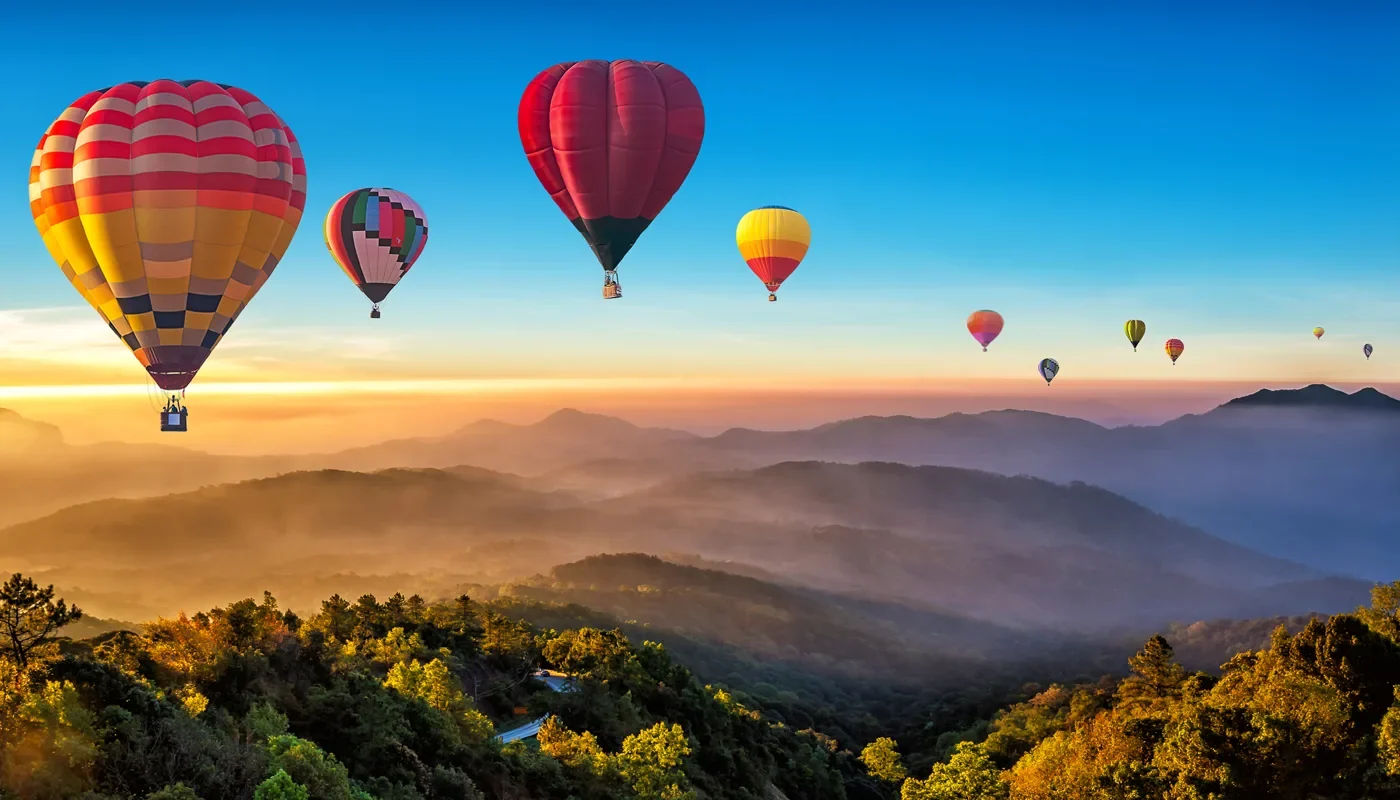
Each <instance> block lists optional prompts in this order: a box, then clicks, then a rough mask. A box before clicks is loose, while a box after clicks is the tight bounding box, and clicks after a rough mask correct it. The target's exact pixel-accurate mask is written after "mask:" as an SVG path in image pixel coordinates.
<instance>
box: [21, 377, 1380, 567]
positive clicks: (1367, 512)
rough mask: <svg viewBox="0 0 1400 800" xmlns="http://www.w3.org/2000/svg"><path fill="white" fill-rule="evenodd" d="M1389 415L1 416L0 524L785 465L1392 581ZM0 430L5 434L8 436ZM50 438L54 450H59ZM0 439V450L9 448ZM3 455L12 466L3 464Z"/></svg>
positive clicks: (1317, 390) (1277, 409)
mask: <svg viewBox="0 0 1400 800" xmlns="http://www.w3.org/2000/svg"><path fill="white" fill-rule="evenodd" d="M1398 403H1400V401H1397V400H1395V399H1394V398H1391V397H1388V396H1386V395H1384V394H1383V393H1381V392H1378V391H1376V390H1374V389H1362V390H1360V391H1357V392H1354V393H1351V394H1347V393H1344V392H1341V391H1338V390H1335V389H1331V388H1329V387H1326V386H1309V387H1306V388H1303V389H1298V390H1287V391H1272V390H1263V391H1260V392H1256V393H1255V394H1252V395H1249V396H1247V397H1242V398H1237V399H1235V400H1232V401H1230V402H1228V403H1225V404H1224V405H1222V406H1221V407H1219V408H1217V409H1214V410H1212V411H1210V412H1208V413H1205V414H1199V415H1187V416H1184V417H1181V418H1179V419H1176V420H1172V421H1170V422H1168V423H1165V424H1162V425H1157V426H1145V427H1135V426H1128V427H1121V428H1105V427H1102V426H1099V425H1096V424H1094V423H1091V422H1087V421H1085V420H1080V419H1073V418H1068V417H1061V416H1055V415H1052V414H1043V413H1038V412H1026V411H1010V410H1008V411H991V412H986V413H982V414H950V415H947V416H944V417H939V418H934V419H919V418H914V417H862V418H858V419H851V420H845V421H841V422H834V423H831V424H827V425H822V426H819V427H816V428H812V429H809V430H798V431H754V430H744V429H735V430H730V431H726V432H725V433H723V434H720V435H718V436H713V437H700V436H695V435H692V434H689V433H685V432H682V431H674V430H665V429H651V428H643V427H638V426H635V425H632V424H630V423H627V422H624V421H622V420H618V419H614V418H611V417H606V416H601V415H597V414H587V413H583V412H580V411H575V410H571V409H565V410H563V411H559V412H556V413H555V414H552V415H550V416H549V417H547V418H545V419H544V420H542V421H540V422H538V423H535V424H533V425H511V424H507V423H502V422H495V421H490V420H485V421H481V422H477V423H473V424H471V425H468V426H465V427H463V428H461V429H460V430H458V431H456V432H454V433H452V434H449V435H447V436H443V437H430V438H422V439H411V440H398V441H390V442H385V443H382V444H378V445H373V446H370V447H363V448H357V449H354V450H349V451H344V452H340V453H332V454H323V455H312V456H297V457H271V456H270V457H264V458H235V457H223V456H214V455H209V454H205V453H197V452H193V451H188V450H181V449H179V448H174V447H150V446H134V445H119V444H107V445H95V446H91V447H71V446H67V445H63V444H62V443H61V436H59V434H57V433H56V431H54V430H53V429H52V426H44V425H43V424H42V423H29V422H28V421H25V420H23V419H22V418H18V417H4V418H0V434H3V433H4V431H5V430H10V429H11V428H13V429H14V435H13V436H10V440H13V442H15V443H16V444H15V447H16V448H19V449H18V450H15V449H13V448H12V449H11V450H10V451H5V450H4V448H3V447H0V501H3V502H0V524H7V523H13V522H19V521H22V520H25V519H32V518H35V517H38V516H41V515H43V514H47V513H50V512H53V511H57V510H59V509H60V508H63V507H65V506H67V505H72V504H75V503H80V502H84V501H88V500H94V499H99V498H105V497H145V496H155V495H161V494H167V493H173V492H182V491H188V490H190V489H195V488H198V487H201V486H208V485H212V484H219V483H226V482H231V481H238V480H244V479H248V478H257V477H267V476H272V475H278V474H283V473H287V472H291V471H296V470H303V471H305V470H319V469H326V468H332V469H341V470H353V471H372V470H378V469H385V468H392V467H402V468H425V467H452V466H458V465H462V464H468V465H473V466H477V467H482V468H486V469H492V470H498V471H505V472H511V473H515V474H520V475H528V476H534V477H536V478H538V479H540V480H537V481H536V482H535V486H536V488H539V489H564V490H569V491H574V492H578V493H581V494H584V495H588V496H592V497H595V498H601V497H613V496H618V495H622V494H626V493H631V492H635V491H637V490H639V489H643V488H646V487H649V486H654V485H656V484H659V483H661V482H664V481H667V480H670V479H673V478H677V477H681V476H684V475H686V474H691V473H695V472H699V471H702V470H724V469H752V468H755V467H761V466H765V465H771V464H776V463H780V462H783V461H815V460H822V461H837V462H845V463H860V462H864V461H892V462H899V463H904V464H910V465H943V466H954V467H963V468H968V469H977V470H985V471H990V472H995V473H1000V474H1003V475H1030V476H1035V477H1040V478H1045V479H1047V480H1051V481H1055V482H1057V483H1069V482H1074V481H1081V482H1085V483H1089V484H1093V485H1096V486H1101V487H1104V488H1106V489H1108V490H1110V491H1112V492H1115V493H1117V494H1120V495H1123V496H1124V497H1127V498H1130V499H1132V500H1134V501H1136V502H1138V503H1141V504H1143V505H1146V506H1148V507H1150V508H1152V509H1154V510H1156V511H1159V512H1162V513H1165V514H1168V515H1171V516H1172V517H1175V518H1179V519H1181V520H1183V521H1185V522H1187V523H1189V524H1191V525H1195V526H1198V527H1201V528H1203V529H1205V530H1208V531H1210V532H1211V533H1213V534H1216V535H1218V536H1220V537H1222V538H1225V539H1228V540H1230V541H1233V542H1236V543H1238V544H1242V545H1244V546H1246V547H1248V548H1250V549H1253V550H1257V551H1260V552H1265V553H1269V554H1272V555H1276V556H1280V557H1283V558H1287V559H1290V560H1293V561H1299V562H1303V563H1307V564H1309V565H1312V566H1315V567H1317V568H1318V569H1320V570H1322V571H1326V572H1335V573H1340V574H1352V575H1359V576H1362V577H1366V578H1371V579H1387V578H1389V577H1391V576H1393V575H1394V574H1396V573H1397V572H1400V546H1397V545H1396V539H1395V537H1394V535H1393V534H1394V532H1395V531H1396V530H1400V503H1398V502H1396V501H1395V499H1394V498H1395V495H1396V493H1395V487H1396V486H1397V485H1400V414H1397V413H1394V409H1395V408H1396V407H1397V404H1398ZM5 426H9V427H8V428H7V427H5ZM55 437H57V438H55ZM3 441H8V440H4V439H3V437H0V444H3ZM6 453H8V456H7V455H6Z"/></svg>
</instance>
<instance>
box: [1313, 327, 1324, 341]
mask: <svg viewBox="0 0 1400 800" xmlns="http://www.w3.org/2000/svg"><path fill="white" fill-rule="evenodd" d="M1326 332H1327V331H1324V330H1323V329H1321V328H1313V336H1316V337H1317V338H1319V339H1321V338H1322V334H1324V333H1326Z"/></svg>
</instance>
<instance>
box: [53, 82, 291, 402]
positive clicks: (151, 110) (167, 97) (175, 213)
mask: <svg viewBox="0 0 1400 800" xmlns="http://www.w3.org/2000/svg"><path fill="white" fill-rule="evenodd" d="M29 204H30V209H31V211H32V212H33V214H34V222H35V224H36V225H37V226H38V228H39V233H40V235H42V236H43V237H44V244H45V245H46V246H47V247H48V250H49V254H50V255H51V256H52V257H53V259H54V261H55V262H57V263H58V266H59V268H60V269H62V270H63V274H64V275H65V276H66V277H67V278H68V280H69V281H70V282H71V283H72V284H73V288H75V289H77V290H78V293H79V294H81V295H82V296H83V299H84V300H86V301H87V302H88V303H89V304H90V305H91V306H92V307H93V308H94V309H96V310H97V312H98V313H99V314H100V315H101V316H102V319H103V321H104V322H106V323H107V326H108V327H109V328H111V329H112V332H113V333H115V334H116V335H117V337H119V338H120V339H121V340H122V341H123V342H124V343H125V344H126V346H127V347H129V348H130V349H131V351H132V352H133V353H134V354H135V355H136V360H137V361H139V362H140V363H141V366H143V367H145V368H146V371H147V372H148V373H150V376H151V379H152V380H154V381H155V383H156V385H157V386H159V387H160V388H161V389H164V390H165V391H167V392H172V393H173V392H180V391H182V390H184V388H185V387H187V386H189V384H190V381H192V380H194V376H195V373H197V372H198V371H199V368H200V367H201V366H203V365H204V362H205V360H206V359H207V358H208V357H209V354H210V352H211V351H212V350H213V349H214V347H215V345H217V344H218V343H219V341H220V340H221V339H222V338H223V337H224V335H225V334H226V333H228V329H229V326H231V325H232V324H233V322H234V321H235V320H237V319H238V315H239V314H241V313H242V312H243V310H244V309H245V308H247V306H248V302H249V301H250V300H252V299H253V295H255V294H257V292H258V290H259V289H261V288H262V286H263V284H264V283H265V282H266V281H267V279H268V277H269V276H271V275H272V271H273V270H274V269H275V268H276V267H277V263H278V261H279V260H280V259H281V258H282V255H283V253H285V252H286V251H287V247H288V245H290V244H291V241H292V236H293V234H295V233H296V230H297V225H298V223H300V221H301V214H302V208H303V207H304V206H305V205H306V166H305V163H304V162H303V161H302V157H301V149H300V148H299V147H298V146H297V140H296V137H294V136H293V135H292V131H291V129H290V128H288V127H287V125H286V124H285V123H284V122H282V120H281V119H280V118H279V117H278V116H277V115H276V114H274V113H273V112H272V110H271V109H270V108H268V107H267V105H265V104H264V103H263V102H262V101H261V100H259V99H258V98H257V97H255V96H253V95H252V94H250V93H248V92H246V91H243V90H242V89H239V88H237V87H233V86H228V85H226V84H216V83H209V82H207V81H179V82H177V81H172V80H158V81H153V82H150V83H146V82H135V83H122V84H118V85H116V86H113V87H111V88H108V89H99V90H97V91H94V92H89V93H87V94H85V95H83V96H82V97H80V98H78V99H77V100H74V101H73V103H72V104H71V105H69V107H68V109H67V110H65V111H64V112H63V113H62V115H60V116H59V118H58V119H57V120H55V121H54V123H53V124H52V125H50V126H49V129H48V131H47V132H46V133H45V134H44V136H43V138H41V139H40V140H39V145H38V147H37V148H36V149H35V151H34V159H33V162H32V163H31V165H30V169H29ZM172 406H173V407H175V408H176V409H177V410H179V409H178V407H179V404H178V399H177V398H175V397H172V398H171V404H170V405H168V406H167V411H169V410H171V408H172ZM183 414H184V412H183V410H180V413H179V418H180V422H179V425H178V427H169V428H166V427H165V426H166V424H167V422H166V420H167V417H166V416H165V415H162V418H161V420H162V427H163V428H164V429H167V430H183V429H184V424H183V419H184V416H183ZM170 425H172V426H174V425H175V423H173V422H172V423H170Z"/></svg>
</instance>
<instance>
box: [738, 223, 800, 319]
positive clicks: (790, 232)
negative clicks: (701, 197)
mask: <svg viewBox="0 0 1400 800" xmlns="http://www.w3.org/2000/svg"><path fill="white" fill-rule="evenodd" d="M734 238H735V239H736V240H737V241H738V243H739V255H740V256H741V257H743V259H744V261H746V262H748V265H749V269H751V270H753V274H755V275H757V276H758V279H759V280H761V281H763V285H764V286H766V287H768V300H769V302H775V301H776V300H777V299H778V288H779V287H781V286H782V285H783V281H785V280H787V279H788V277H789V276H790V275H792V273H793V271H794V270H796V269H797V265H798V264H801V263H802V257H803V256H805V255H807V246H808V245H810V244H811V243H812V228H811V227H810V226H809V225H808V224H807V219H806V217H803V216H802V215H801V214H799V213H797V212H796V211H793V210H792V209H790V208H788V207H786V206H760V207H759V208H755V209H754V210H753V211H750V212H749V213H747V214H745V215H744V216H743V217H742V218H741V219H740V220H739V228H738V230H737V231H735V233H734Z"/></svg>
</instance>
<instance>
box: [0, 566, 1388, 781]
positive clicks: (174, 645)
mask: <svg viewBox="0 0 1400 800" xmlns="http://www.w3.org/2000/svg"><path fill="white" fill-rule="evenodd" d="M642 564H643V562H641V561H638V560H637V559H636V558H634V557H629V558H627V559H621V560H618V561H614V562H613V563H604V564H602V565H599V564H591V563H589V564H583V565H578V566H575V567H573V568H572V570H573V571H574V572H575V573H578V574H595V573H596V572H597V571H598V570H600V569H603V570H613V571H614V574H617V573H618V572H619V571H621V572H624V573H625V571H626V570H629V569H636V568H638V567H639V566H640V565H642ZM670 567H671V568H674V569H676V570H680V572H679V573H677V575H676V576H673V577H672V578H671V588H672V589H676V588H678V587H681V586H684V585H685V584H686V582H687V581H690V582H692V583H693V582H695V581H696V580H707V578H705V577H704V576H705V575H708V574H713V573H706V572H705V571H703V570H693V572H696V573H702V574H701V575H699V576H697V575H694V574H692V573H691V572H686V570H691V569H692V568H689V567H680V566H678V565H670ZM567 572H569V571H568V570H566V571H565V573H567ZM556 577H562V575H556ZM724 579H725V580H727V579H733V580H736V581H739V582H740V583H741V584H742V582H744V581H747V580H751V579H747V578H741V577H738V576H728V577H727V578H724ZM769 586H770V585H769V584H762V583H759V585H758V586H756V587H751V588H752V590H753V591H756V592H771V591H772V589H771V588H768V587H769ZM775 599H776V598H775ZM526 618H529V619H533V620H534V622H530V621H527V620H526ZM80 622H82V614H81V612H80V611H79V610H78V609H76V608H74V607H72V606H69V605H67V604H65V603H64V602H63V601H62V600H59V599H57V598H55V597H54V594H53V591H52V589H51V588H50V589H47V590H45V589H42V588H40V587H39V586H37V585H35V584H34V583H33V582H32V581H29V580H28V579H26V578H23V577H22V576H19V575H16V576H15V577H14V578H12V579H11V580H10V581H9V582H7V583H6V584H5V585H4V586H3V587H0V629H3V630H4V631H5V632H6V637H5V641H4V643H0V793H3V794H0V796H4V797H7V798H9V797H13V798H25V799H26V800H28V798H36V800H47V799H48V798H68V797H83V798H86V800H106V799H107V798H112V799H115V798H145V799H146V800H153V799H159V800H191V798H204V799H205V800H213V798H253V800H284V799H286V798H297V799H299V800H319V799H321V798H328V799H329V798H334V799H335V800H366V798H392V799H393V800H411V799H412V798H463V799H464V800H478V799H482V800H484V799H485V798H502V799H503V800H544V799H545V798H576V799H577V800H603V799H604V798H621V799H623V800H626V799H627V798H635V800H686V799H687V798H690V799H691V800H704V799H705V798H714V799H715V800H719V799H720V798H736V799H738V798H745V799H749V798H752V799H754V800H756V799H757V798H765V800H772V799H773V798H780V797H785V798H788V799H789V800H795V799H796V798H812V800H841V799H842V798H850V799H851V800H893V798H896V797H899V798H902V800H954V799H955V798H956V799H957V800H1084V799H1086V798H1087V799H1088V800H1123V799H1124V798H1143V799H1144V800H1146V799H1148V798H1163V799H1164V800H1207V799H1209V798H1213V799H1214V800H1235V799H1236V798H1238V800H1251V799H1252V798H1265V797H1280V798H1297V800H1313V799H1314V798H1353V797H1354V798H1362V797H1366V798H1377V799H1380V798H1392V797H1400V699H1397V698H1400V694H1397V693H1400V582H1397V583H1396V584H1392V585H1390V586H1381V587H1377V588H1376V590H1375V592H1374V595H1373V602H1372V605H1371V606H1370V607H1368V608H1364V609H1360V610H1358V611H1357V612H1355V613H1353V614H1342V615H1336V616H1332V617H1330V618H1321V617H1313V618H1309V619H1288V620H1269V621H1254V622H1238V623H1228V622H1219V623H1206V624H1200V625H1192V626H1183V627H1177V628H1173V629H1172V630H1169V631H1168V633H1169V634H1170V635H1171V636H1174V637H1177V638H1178V639H1179V640H1180V641H1182V642H1184V643H1185V644H1186V645H1187V646H1188V647H1190V648H1195V649H1196V650H1197V652H1198V653H1202V654H1203V653H1205V652H1207V651H1208V650H1209V649H1210V648H1212V647H1216V648H1218V647H1222V646H1223V647H1226V648H1227V649H1234V646H1233V645H1231V644H1229V643H1231V642H1236V641H1251V640H1253V639H1254V638H1255V637H1257V636H1258V635H1259V634H1260V633H1261V632H1262V630H1263V628H1264V626H1265V625H1268V624H1271V623H1275V622H1277V623H1279V624H1278V625H1277V626H1276V627H1275V628H1274V630H1273V632H1272V634H1270V636H1269V641H1268V642H1267V645H1266V646H1263V647H1261V648H1259V649H1250V650H1245V651H1242V652H1239V653H1237V654H1236V655H1234V656H1233V657H1232V658H1230V659H1229V660H1228V662H1226V663H1225V664H1224V665H1223V666H1222V667H1221V669H1220V670H1219V671H1218V673H1215V672H1201V671H1191V670H1188V669H1187V668H1185V667H1183V666H1182V665H1181V664H1180V663H1179V661H1178V659H1177V657H1176V654H1175V652H1174V650H1173V648H1172V645H1171V643H1170V642H1169V640H1168V639H1167V638H1165V637H1162V636H1154V637H1152V638H1150V639H1149V640H1148V641H1147V643H1146V644H1145V645H1144V646H1143V647H1142V648H1141V649H1140V650H1139V652H1138V653H1137V654H1136V655H1134V656H1133V657H1132V658H1130V659H1128V664H1127V666H1128V668H1129V669H1128V672H1127V675H1126V677H1122V676H1120V673H1119V670H1118V669H1117V668H1110V669H1107V670H1104V671H1103V672H1101V673H1099V674H1097V675H1096V674H1094V673H1092V672H1087V671H1081V672H1080V674H1079V676H1078V677H1063V673H1062V675H1061V677H1059V678H1055V677H1052V673H1053V672H1054V671H1055V669H1054V668H1051V669H1049V670H1041V675H1039V676H1036V677H1039V678H1040V679H1041V681H1042V682H1040V683H1025V684H1022V685H1019V686H1016V687H1012V686H1010V685H1007V684H1005V683H998V680H999V679H998V678H996V677H995V676H991V675H983V676H979V677H976V678H971V679H969V678H966V677H961V678H959V679H958V680H957V681H956V683H957V685H956V686H952V685H949V686H939V687H936V688H935V685H936V684H937V683H938V681H939V677H940V676H937V675H936V672H937V668H936V667H934V668H932V669H933V671H932V672H929V673H926V676H925V677H926V678H927V679H928V683H929V686H928V687H926V688H924V689H920V688H918V687H915V686H910V685H907V684H905V685H902V686H901V685H900V684H899V683H898V682H896V681H893V680H888V679H879V680H867V681H865V682H864V685H863V688H862V685H861V684H859V683H857V682H854V681H849V680H846V679H842V678H833V677H830V676H828V677H825V678H824V677H822V676H820V675H819V674H817V673H815V672H810V671H808V672H803V671H802V670H801V669H799V668H794V667H784V666H781V665H778V664H774V663H768V664H764V663H761V662H757V661H753V660H746V658H745V657H744V655H743V654H742V651H739V650H736V649H732V648H726V647H725V646H724V645H722V644H716V643H713V642H711V643H706V642H704V641H701V640H698V639H690V638H688V637H686V636H683V635H679V634H674V633H673V635H674V636H676V637H677V638H675V639H674V641H676V642H677V643H679V644H680V645H681V647H680V650H682V651H684V655H681V656H680V657H679V658H678V657H677V655H676V654H674V653H673V651H672V648H671V647H669V646H667V645H663V644H660V643H658V642H655V641H649V640H647V639H646V638H644V637H645V633H646V632H645V630H644V628H645V626H638V625H637V624H636V623H628V624H625V625H622V626H617V625H616V624H615V623H616V620H614V619H613V618H611V617H609V616H607V615H606V614H604V613H602V612H599V611H596V610H590V609H587V608H584V607H582V606H578V605H575V604H568V603H557V602H545V603H540V602H537V601H535V600H529V599H525V598H521V597H508V598H504V599H502V600H499V601H491V602H480V601H473V600H471V599H470V598H468V597H466V596H461V597H458V598H457V599H456V600H453V601H448V602H436V603H429V602H426V601H424V600H423V599H422V598H420V597H417V596H413V597H408V598H405V597H403V596H402V595H395V596H393V597H391V598H389V599H388V600H387V601H383V602H380V601H378V600H376V599H375V598H374V597H371V596H365V597H361V598H359V599H358V600H357V601H355V602H354V603H351V602H349V601H347V600H345V599H342V598H340V597H339V596H333V597H331V598H329V599H327V600H325V601H324V602H323V603H322V604H321V607H320V609H319V611H318V612H317V613H314V614H310V615H306V616H304V617H303V616H299V615H297V614H294V613H292V612H290V611H286V610H284V609H281V608H280V607H279V606H278V603H277V601H276V600H275V599H274V598H273V597H272V596H271V595H265V596H264V597H263V599H262V600H261V602H257V601H254V600H251V599H248V600H243V601H240V602H236V603H233V604H231V605H228V606H225V607H221V608H215V609H212V610H210V611H207V612H201V613H198V614H195V615H194V616H185V615H180V616H178V617H175V618H166V619H157V620H153V621H150V622H148V623H146V624H145V625H144V626H143V630H144V633H136V632H132V631H128V630H116V631H107V632H104V633H102V634H100V635H98V636H95V637H92V638H87V639H81V640H73V639H68V638H57V639H55V638H54V637H55V636H56V635H57V632H58V631H59V630H60V629H63V628H65V627H66V628H67V629H68V630H77V629H78V628H77V627H76V624H77V623H80ZM588 623H595V624H588ZM1290 628H1291V629H1292V630H1293V631H1294V632H1290ZM629 633H630V634H631V636H630V638H629ZM692 655H693V656H694V657H695V658H697V660H698V662H697V663H700V664H701V668H700V672H702V673H707V676H706V677H701V676H700V675H697V673H696V672H695V671H692V668H691V666H690V665H689V664H688V663H686V661H687V659H688V658H689V657H690V656H692ZM540 669H548V670H553V671H554V674H560V675H565V676H569V677H570V678H571V679H572V683H566V684H564V685H558V684H556V685H554V686H550V685H547V684H546V683H544V682H543V681H541V680H539V679H538V678H537V677H535V672H536V671H537V670H540ZM717 669H718V670H723V669H728V670H729V671H730V672H729V676H730V677H731V678H732V679H733V682H734V685H730V684H729V683H728V682H719V681H717V680H715V679H714V678H712V677H708V676H709V675H713V674H714V671H716V670H717ZM1026 669H1027V672H1028V673H1030V672H1033V671H1034V670H1035V669H1036V668H1034V667H1030V666H1027V667H1026ZM1025 677H1027V678H1032V677H1033V676H1032V675H1030V674H1027V675H1026V676H1025ZM1047 678H1048V679H1049V682H1048V683H1047V682H1045V681H1046V679H1047ZM522 727H523V728H524V729H525V733H526V734H528V735H526V736H525V738H521V739H518V740H516V741H510V742H509V743H508V744H503V743H502V741H503V739H514V738H515V737H514V736H512V735H511V734H510V731H512V730H515V729H518V728H522Z"/></svg>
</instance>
